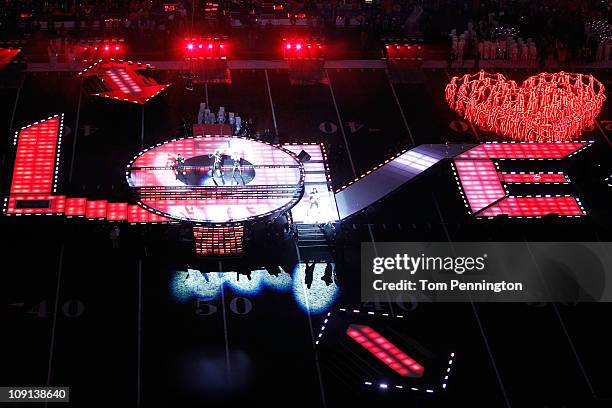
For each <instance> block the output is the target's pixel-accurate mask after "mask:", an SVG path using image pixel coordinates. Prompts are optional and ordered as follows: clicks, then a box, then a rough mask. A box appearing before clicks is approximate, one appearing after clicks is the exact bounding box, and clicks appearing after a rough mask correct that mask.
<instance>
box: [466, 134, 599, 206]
mask: <svg viewBox="0 0 612 408" xmlns="http://www.w3.org/2000/svg"><path fill="white" fill-rule="evenodd" d="M588 145H589V143H587V142H565V143H559V142H556V143H531V142H524V143H485V144H481V145H478V146H476V147H474V148H472V149H470V150H468V151H466V152H465V153H462V154H460V155H459V156H457V157H456V158H455V160H454V164H455V168H456V171H457V178H458V182H459V184H460V185H461V187H462V188H463V192H464V193H465V199H466V201H467V203H466V205H468V206H469V207H470V209H471V211H472V213H473V214H474V215H476V216H477V217H495V216H497V215H508V216H511V217H541V216H544V215H547V214H558V215H561V216H582V215H584V210H583V209H582V206H581V205H580V202H579V201H578V199H577V198H576V197H570V196H548V195H547V196H536V197H509V196H508V194H507V192H506V191H505V189H504V186H503V184H502V181H503V182H506V183H568V182H569V179H568V178H567V177H566V176H565V174H563V173H525V174H511V173H500V172H498V171H497V168H496V166H495V164H494V163H493V161H492V159H501V158H503V159H510V160H513V159H529V160H534V159H542V160H543V159H562V158H564V157H568V156H571V155H573V154H575V153H576V152H578V151H579V150H582V149H584V148H585V147H587V146H588Z"/></svg>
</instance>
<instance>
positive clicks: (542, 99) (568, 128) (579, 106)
mask: <svg viewBox="0 0 612 408" xmlns="http://www.w3.org/2000/svg"><path fill="white" fill-rule="evenodd" d="M604 92H605V89H604V86H603V85H602V83H601V82H599V81H598V80H597V79H595V78H594V77H593V76H592V75H585V74H574V73H567V72H558V73H554V74H550V73H541V74H538V75H534V76H532V77H529V78H527V80H525V81H524V82H523V83H522V84H521V85H520V86H519V85H517V83H516V82H515V81H510V80H507V79H506V78H505V77H504V76H503V75H502V74H488V73H486V72H484V71H480V72H479V73H477V74H473V75H469V74H466V75H464V76H463V77H461V78H459V77H453V78H451V81H450V83H449V84H448V85H447V86H446V101H447V103H448V104H449V106H450V107H451V108H452V109H454V110H455V111H457V113H459V114H460V115H461V116H463V117H464V118H465V119H467V120H468V121H469V122H471V123H473V124H475V125H477V126H479V127H481V128H483V129H485V130H488V131H491V132H495V133H497V134H500V135H502V136H506V137H508V138H511V139H514V140H524V141H531V142H534V141H535V142H560V141H569V140H573V139H575V138H576V137H578V136H579V135H580V133H581V132H582V130H584V129H585V128H586V127H589V126H592V125H593V124H594V122H595V118H596V117H597V115H598V114H599V111H600V110H601V106H602V104H603V102H604V101H605V99H606V97H605V95H604Z"/></svg>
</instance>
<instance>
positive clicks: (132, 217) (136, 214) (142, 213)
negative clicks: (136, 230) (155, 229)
mask: <svg viewBox="0 0 612 408" xmlns="http://www.w3.org/2000/svg"><path fill="white" fill-rule="evenodd" d="M127 217H128V222H130V223H158V222H170V221H172V220H171V219H169V218H166V217H164V216H161V215H158V214H155V213H153V212H151V211H149V210H146V209H144V208H142V207H141V206H139V205H129V206H128V210H127Z"/></svg>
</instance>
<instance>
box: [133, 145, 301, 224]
mask: <svg viewBox="0 0 612 408" xmlns="http://www.w3.org/2000/svg"><path fill="white" fill-rule="evenodd" d="M215 153H217V155H218V161H220V166H221V167H220V168H219V167H218V166H217V167H215V157H214V155H215ZM179 155H180V156H182V160H181V161H178V158H179ZM126 178H127V182H128V184H129V185H130V187H132V189H133V190H134V192H135V193H136V194H137V196H138V201H139V204H141V205H143V206H144V207H146V208H148V209H149V210H151V211H154V212H156V213H158V214H161V215H165V216H167V217H170V218H173V219H177V220H184V221H191V222H194V223H196V224H223V223H234V222H243V221H248V220H256V219H258V218H263V217H268V216H270V215H273V214H275V213H278V212H281V211H286V210H288V209H290V208H291V207H293V206H294V205H295V204H296V203H297V202H298V201H299V200H300V198H301V197H302V195H303V193H304V166H303V165H302V163H301V162H300V161H299V160H298V158H297V156H296V155H295V154H294V153H292V152H290V151H289V150H287V149H284V148H282V147H280V146H274V145H271V144H268V143H264V142H260V141H257V140H253V139H246V138H241V137H233V136H209V135H205V136H196V137H191V138H185V139H175V140H171V141H168V142H164V143H160V144H158V145H157V146H153V147H151V148H148V149H145V150H144V151H143V152H141V153H140V154H139V155H137V156H135V157H134V159H133V160H132V162H131V163H130V164H129V165H128V166H127V169H126Z"/></svg>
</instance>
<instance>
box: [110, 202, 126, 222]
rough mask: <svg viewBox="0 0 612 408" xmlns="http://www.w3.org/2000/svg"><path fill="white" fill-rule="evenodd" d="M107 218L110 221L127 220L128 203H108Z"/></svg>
mask: <svg viewBox="0 0 612 408" xmlns="http://www.w3.org/2000/svg"><path fill="white" fill-rule="evenodd" d="M106 219H107V220H109V221H127V219H128V205H127V203H108V205H107V206H106Z"/></svg>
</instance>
